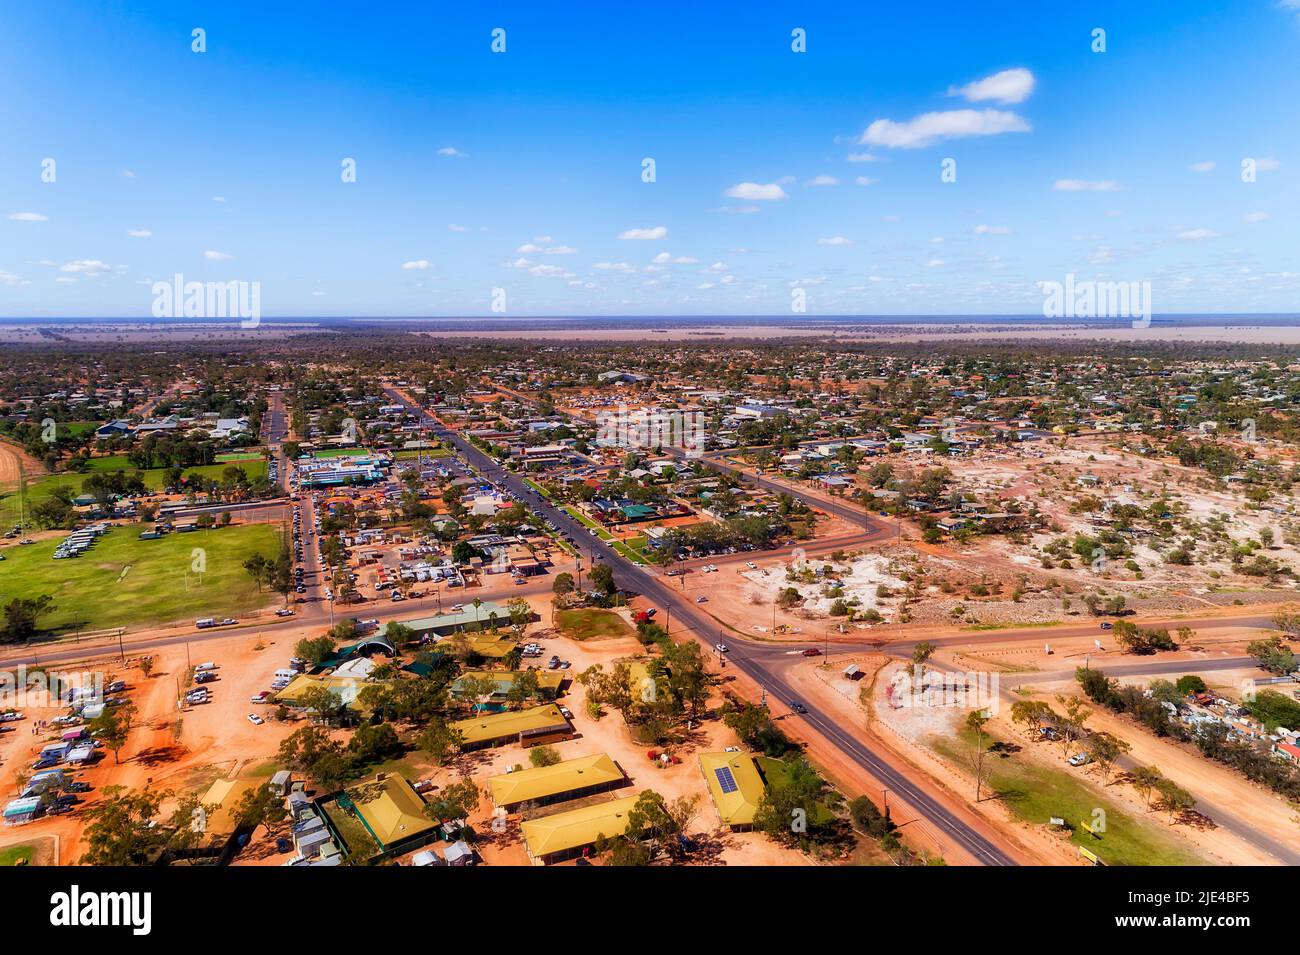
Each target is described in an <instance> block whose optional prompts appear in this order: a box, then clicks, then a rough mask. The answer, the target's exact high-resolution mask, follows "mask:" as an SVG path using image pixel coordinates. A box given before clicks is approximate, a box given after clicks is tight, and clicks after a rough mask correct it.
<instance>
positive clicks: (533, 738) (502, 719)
mask: <svg viewBox="0 0 1300 955" xmlns="http://www.w3.org/2000/svg"><path fill="white" fill-rule="evenodd" d="M451 726H452V728H453V729H455V730H457V731H459V732H460V734H461V739H462V744H461V748H462V749H465V750H472V749H481V748H483V747H488V746H499V745H501V744H502V743H520V744H521V745H523V746H539V745H541V744H543V743H552V742H558V741H559V740H565V739H572V738H573V724H571V723H570V722H569V721H568V720H567V719H566V718H565V716H564V714H563V713H561V712H560V708H559V707H558V706H556V705H555V704H554V703H548V704H546V705H545V706H534V707H531V708H530V709H526V710H517V711H515V712H505V713H489V714H480V715H478V716H475V717H472V718H470V719H467V720H457V721H456V722H454V723H452V724H451Z"/></svg>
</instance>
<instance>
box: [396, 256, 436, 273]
mask: <svg viewBox="0 0 1300 955" xmlns="http://www.w3.org/2000/svg"><path fill="white" fill-rule="evenodd" d="M402 268H404V269H406V270H407V271H420V272H423V271H424V270H425V269H431V268H433V266H432V265H431V264H430V263H429V260H428V259H412V260H411V261H410V262H403V263H402Z"/></svg>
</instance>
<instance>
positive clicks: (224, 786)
mask: <svg viewBox="0 0 1300 955" xmlns="http://www.w3.org/2000/svg"><path fill="white" fill-rule="evenodd" d="M260 785H261V783H260V782H259V781H257V780H253V779H218V780H217V781H216V782H215V783H213V784H212V785H211V786H209V787H208V791H207V792H206V793H204V794H203V798H202V799H201V800H200V802H201V803H202V804H203V806H204V807H205V809H203V810H201V816H200V818H199V820H198V821H197V822H196V828H197V829H198V830H199V831H201V832H205V833H208V834H209V835H211V836H212V841H213V842H214V843H217V844H222V845H225V846H226V847H227V848H228V849H229V848H231V847H230V846H229V842H230V839H231V837H232V836H234V835H235V832H236V831H237V830H238V829H239V827H240V821H239V815H238V812H239V803H240V801H241V800H242V799H243V798H244V795H245V794H246V793H248V792H251V791H253V790H255V789H257V788H258V786H260Z"/></svg>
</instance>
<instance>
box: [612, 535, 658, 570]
mask: <svg viewBox="0 0 1300 955" xmlns="http://www.w3.org/2000/svg"><path fill="white" fill-rule="evenodd" d="M646 540H647V538H646V537H645V536H644V535H642V536H640V537H630V538H628V539H627V540H625V541H616V542H615V543H614V545H613V547H614V550H616V551H618V552H619V553H620V554H622V555H623V556H624V557H626V558H627V559H628V560H630V561H632V563H634V564H641V565H643V566H644V565H645V564H648V563H650V562H651V561H650V558H649V557H647V556H646V554H645V550H644V549H643V548H644V547H645V545H646Z"/></svg>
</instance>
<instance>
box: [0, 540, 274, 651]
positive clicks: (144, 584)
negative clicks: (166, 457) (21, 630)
mask: <svg viewBox="0 0 1300 955" xmlns="http://www.w3.org/2000/svg"><path fill="white" fill-rule="evenodd" d="M141 526H142V525H135V526H131V525H128V526H126V527H117V528H114V529H113V530H111V531H109V532H108V533H107V534H105V535H104V536H103V537H101V538H100V539H99V541H98V542H97V543H96V544H95V545H94V546H93V547H92V548H90V550H88V551H86V553H84V554H82V555H81V556H80V557H71V558H66V559H64V560H53V559H51V557H50V555H51V554H52V553H53V552H54V548H55V546H56V545H57V544H58V543H59V540H61V539H62V538H58V539H50V540H43V541H40V542H38V543H36V544H31V545H28V546H26V547H10V548H6V554H7V556H8V560H6V561H5V562H4V563H3V564H0V602H3V601H6V600H8V599H9V598H11V597H34V596H36V595H38V594H49V595H50V596H52V597H53V598H54V604H55V609H54V611H53V612H52V613H50V614H47V615H46V616H44V617H42V618H41V626H42V627H43V628H45V629H56V630H63V631H69V630H99V629H103V628H105V627H132V626H143V625H148V624H159V623H168V622H171V621H175V620H186V619H191V620H192V619H194V618H197V617H223V616H237V615H238V614H240V613H244V612H247V611H249V610H254V609H256V608H258V607H263V606H266V605H267V604H270V603H272V602H273V601H276V600H279V599H280V598H279V596H278V595H275V594H272V593H270V592H267V591H264V592H262V593H258V591H257V584H256V583H254V582H253V579H252V578H251V577H249V576H248V572H247V571H245V570H244V567H243V563H244V561H245V560H246V559H247V558H248V557H250V556H252V555H253V554H256V553H261V554H265V555H266V556H268V557H274V556H275V554H276V552H277V551H278V549H279V546H280V537H279V533H278V531H277V530H276V529H275V527H273V526H272V525H270V524H237V525H233V526H231V527H223V528H220V529H214V530H209V531H195V532H193V533H189V534H169V535H167V536H166V537H164V538H162V539H161V540H144V541H142V540H140V539H139V538H138V536H137V535H138V534H139V532H140V527H141ZM194 548H202V549H203V551H204V557H205V561H206V570H205V571H204V572H203V573H202V574H198V573H195V571H194V570H193V563H194V560H195V559H196V558H195V555H194V554H193V550H194Z"/></svg>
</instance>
